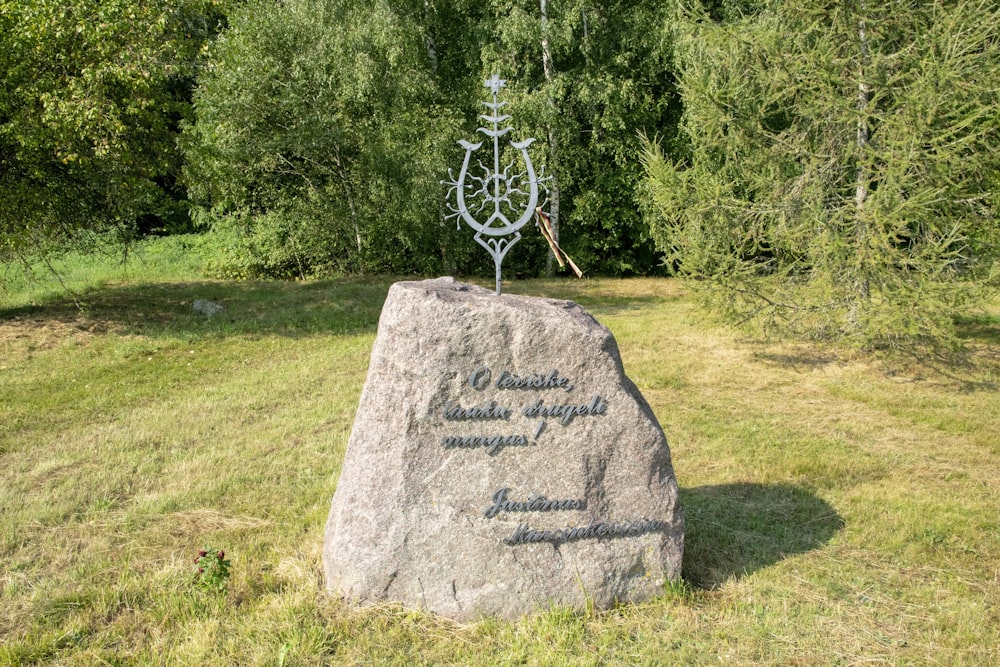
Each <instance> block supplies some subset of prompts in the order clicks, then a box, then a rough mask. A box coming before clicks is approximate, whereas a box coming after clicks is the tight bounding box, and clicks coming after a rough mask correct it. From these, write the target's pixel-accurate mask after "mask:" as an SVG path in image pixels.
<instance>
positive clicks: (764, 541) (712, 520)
mask: <svg viewBox="0 0 1000 667" xmlns="http://www.w3.org/2000/svg"><path fill="white" fill-rule="evenodd" d="M681 506H682V507H683V508H684V519H685V537H684V565H683V576H684V579H685V580H687V581H688V582H689V583H691V584H692V585H694V586H698V587H700V588H716V587H718V586H719V585H721V584H722V583H723V582H725V581H726V580H728V579H731V578H739V577H741V576H744V575H747V574H750V573H751V572H754V571H756V570H759V569H761V568H764V567H767V566H768V565H772V564H774V563H776V562H778V561H779V560H781V559H782V558H785V557H787V556H789V555H791V554H797V553H804V552H806V551H811V550H812V549H816V548H819V547H821V546H823V544H825V543H826V542H827V541H829V540H830V538H832V537H833V536H834V535H835V534H836V533H837V531H839V530H840V529H841V528H843V527H844V521H843V519H841V518H840V516H839V515H838V514H837V513H836V511H834V509H833V508H832V507H831V506H830V505H829V504H827V503H826V502H825V501H823V500H821V499H820V498H817V497H816V496H815V495H813V494H812V493H810V492H808V491H806V490H804V489H801V488H799V487H796V486H792V485H790V484H752V483H737V484H720V485H716V486H699V487H695V488H693V489H681Z"/></svg>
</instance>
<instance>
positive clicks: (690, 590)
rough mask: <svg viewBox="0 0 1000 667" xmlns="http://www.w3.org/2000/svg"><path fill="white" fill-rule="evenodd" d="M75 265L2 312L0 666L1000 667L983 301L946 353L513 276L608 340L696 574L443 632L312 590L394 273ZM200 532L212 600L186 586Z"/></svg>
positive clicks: (673, 299)
mask: <svg viewBox="0 0 1000 667" xmlns="http://www.w3.org/2000/svg"><path fill="white" fill-rule="evenodd" d="M168 255H169V253H168ZM85 264H86V262H83V261H81V262H80V264H79V266H80V267H81V268H82V267H84V265H85ZM172 267H173V268H172ZM88 270H91V271H92V273H90V274H88V275H86V276H80V275H79V274H77V277H76V278H73V280H78V281H77V282H75V283H74V285H75V287H74V289H75V290H76V291H77V293H78V294H79V298H80V300H81V303H82V304H83V309H82V310H81V309H80V308H78V307H77V306H76V305H75V304H74V302H73V300H72V299H69V298H66V297H65V296H62V295H61V293H60V292H59V290H58V289H57V288H55V287H51V288H47V291H46V290H45V289H42V290H40V291H39V288H38V287H37V286H36V287H35V288H31V289H35V290H36V291H34V292H31V293H30V294H29V293H28V291H26V290H27V289H28V288H17V289H12V290H11V291H10V292H9V293H8V295H9V296H8V299H7V301H6V304H7V305H6V306H5V307H4V308H3V309H2V310H0V352H2V358H0V664H14V665H21V664H66V665H95V664H125V665H132V664H134V665H148V664H171V665H188V664H199V663H200V664H213V665H214V664H223V665H226V664H228V665H256V664H259V665H279V664H283V665H314V664H383V663H384V664H399V665H411V664H428V665H430V664H462V665H464V664H480V665H493V664H523V665H536V664H537V665H548V664H558V665H562V664H566V665H595V664H718V663H720V662H722V663H729V664H746V665H750V664H780V665H786V664H816V665H827V664H845V665H848V664H860V663H882V664H919V665H925V664H931V665H938V664H940V665H983V664H1000V652H998V646H1000V473H998V471H1000V466H998V459H1000V448H998V444H997V443H998V441H1000V396H998V388H997V378H998V374H997V371H998V364H1000V362H998V357H1000V355H998V348H997V347H996V345H997V344H996V340H997V329H998V322H1000V319H998V318H997V317H996V315H997V312H998V309H997V308H994V309H993V310H992V311H991V314H989V315H987V316H985V317H984V318H983V319H982V320H977V321H974V322H973V321H970V322H969V323H967V325H968V326H967V330H968V331H969V334H968V336H969V340H970V342H971V343H972V349H973V352H972V354H971V355H970V358H969V359H968V361H967V365H966V366H964V367H962V368H960V369H955V368H949V369H945V370H946V371H947V372H941V369H940V368H938V369H936V370H932V369H930V368H928V367H927V366H922V365H911V366H909V367H902V366H901V365H900V363H899V362H892V363H890V362H886V361H883V360H879V359H875V358H872V357H865V356H860V355H852V354H847V353H838V352H836V351H833V350H829V349H824V348H820V347H815V346H809V345H801V344H799V345H793V344H786V343H780V342H775V343H759V342H754V341H749V340H745V339H743V338H741V337H740V336H739V335H737V334H734V333H732V332H730V331H728V330H726V329H722V328H719V327H717V326H715V325H713V324H711V323H708V322H706V321H704V320H703V319H702V318H701V317H700V316H699V315H698V311H697V310H696V308H695V306H694V303H693V301H692V300H691V299H690V298H689V297H688V296H687V295H686V293H685V292H684V290H683V289H682V287H681V285H680V284H678V283H675V282H672V281H670V280H662V279H649V280H628V281H616V280H586V281H574V282H568V281H529V282H511V283H509V284H507V285H506V289H507V290H508V291H510V292H521V293H531V294H540V295H546V296H553V297H562V298H571V299H574V300H576V301H578V302H580V303H581V304H583V305H584V306H585V307H587V308H588V310H590V311H591V312H592V313H593V314H594V315H595V316H596V317H597V318H598V319H599V320H601V321H602V322H603V323H605V324H606V325H608V326H609V327H610V328H611V330H612V331H613V332H614V333H615V335H616V337H617V339H618V343H619V346H620V348H621V353H622V357H623V360H624V363H625V367H626V370H627V372H628V373H629V375H630V376H631V377H632V378H633V380H635V382H636V384H637V385H638V386H639V388H640V389H641V390H642V391H643V394H644V395H645V396H646V398H647V399H648V401H649V402H650V404H651V406H652V407H653V409H654V411H655V412H656V414H657V416H658V418H659V419H660V421H661V424H662V425H663V428H664V431H665V432H666V434H667V437H668V439H669V441H670V444H671V450H672V454H673V459H674V465H675V469H676V473H677V477H678V482H679V483H680V486H681V494H682V503H683V507H684V510H685V513H686V517H687V544H686V551H685V558H684V581H683V582H681V583H680V584H677V585H674V586H671V587H670V588H668V589H666V590H664V592H663V595H662V596H661V597H659V598H657V599H654V600H651V601H649V602H647V603H644V604H640V605H635V606H628V607H622V608H619V609H615V610H611V611H607V612H594V611H582V612H572V611H567V610H564V609H552V610H550V611H547V612H544V613H537V614H532V615H529V616H526V617H525V618H523V619H522V620H520V621H518V622H515V623H508V622H502V621H498V620H491V619H486V620H483V621H481V622H478V623H472V624H468V625H457V624H454V623H452V622H449V621H446V620H442V619H439V618H436V617H434V616H432V615H429V614H425V613H422V612H418V611H411V610H406V609H402V608H400V607H398V606H394V605H385V606H380V607H374V608H367V609H357V608H355V607H353V606H351V605H349V604H346V603H344V602H342V601H340V600H338V599H335V598H331V597H329V596H327V595H325V594H324V593H323V592H322V578H321V568H320V553H321V548H322V538H323V525H324V522H325V519H326V513H327V510H328V508H329V502H330V499H331V497H332V494H333V490H334V487H335V485H336V480H337V475H338V473H339V466H340V462H341V460H342V457H343V454H344V449H345V447H346V444H347V437H348V433H349V430H350V426H351V422H352V420H353V415H354V410H355V408H356V406H357V401H358V396H359V394H360V391H361V387H362V384H363V382H364V375H365V371H366V367H367V363H368V355H369V352H370V349H371V344H372V342H373V340H374V331H375V325H376V322H377V319H378V314H379V311H380V308H381V305H382V301H383V299H384V297H385V294H386V291H387V289H388V287H389V284H390V281H389V280H388V279H374V280H369V281H365V280H335V281H316V282H306V283H271V282H267V283H239V282H222V281H209V280H203V279H192V278H191V275H192V274H191V267H190V266H184V265H183V262H179V263H178V264H176V265H171V264H170V262H164V263H162V264H161V265H159V268H156V267H153V268H148V269H142V270H138V271H136V272H135V273H134V274H129V275H127V276H122V275H121V274H120V272H118V273H116V270H115V269H114V267H113V266H112V267H110V268H109V267H107V266H105V267H103V268H101V267H98V268H97V269H88ZM195 299H212V300H214V301H218V302H219V303H222V304H223V305H224V306H225V308H226V310H225V312H224V313H223V315H222V316H220V317H216V318H212V319H208V318H205V317H203V316H199V315H197V314H195V313H194V312H193V311H192V309H191V304H192V303H193V301H194V300H195ZM206 544H211V545H213V546H215V547H218V548H223V549H225V550H226V552H227V556H226V557H227V558H229V559H231V561H232V569H233V577H232V580H231V582H230V590H229V592H228V594H227V595H224V596H223V595H213V594H212V593H210V592H207V591H204V590H201V589H199V588H197V587H196V586H194V585H193V573H194V563H193V562H194V558H195V556H196V555H197V552H198V550H199V549H200V548H201V547H202V546H204V545H206Z"/></svg>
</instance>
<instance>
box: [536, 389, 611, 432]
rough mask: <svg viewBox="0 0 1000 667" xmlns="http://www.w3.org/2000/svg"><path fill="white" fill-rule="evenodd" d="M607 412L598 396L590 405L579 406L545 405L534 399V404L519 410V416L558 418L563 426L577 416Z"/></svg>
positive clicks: (605, 406) (591, 400)
mask: <svg viewBox="0 0 1000 667" xmlns="http://www.w3.org/2000/svg"><path fill="white" fill-rule="evenodd" d="M607 411H608V404H607V403H605V402H604V399H603V398H601V397H600V396H594V397H593V398H592V399H590V403H580V404H579V405H572V404H569V403H564V404H562V405H545V402H544V401H543V400H542V399H540V398H536V399H535V402H534V403H532V404H531V405H527V406H525V407H524V408H522V409H521V414H522V415H524V416H525V417H559V423H560V424H562V425H563V426H565V425H566V424H569V423H570V422H571V421H572V420H573V417H576V416H577V415H603V414H605V413H607Z"/></svg>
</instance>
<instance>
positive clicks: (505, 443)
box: [441, 435, 532, 456]
mask: <svg viewBox="0 0 1000 667" xmlns="http://www.w3.org/2000/svg"><path fill="white" fill-rule="evenodd" d="M441 444H442V445H443V446H444V447H445V448H446V449H451V448H455V447H462V448H469V449H475V448H477V447H485V448H486V453H487V454H489V455H490V456H492V455H494V454H496V453H497V452H499V451H500V450H501V449H503V448H504V447H525V446H527V445H530V444H532V443H531V442H529V441H528V436H526V435H446V436H444V437H443V438H441Z"/></svg>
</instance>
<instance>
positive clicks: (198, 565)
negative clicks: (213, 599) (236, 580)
mask: <svg viewBox="0 0 1000 667" xmlns="http://www.w3.org/2000/svg"><path fill="white" fill-rule="evenodd" d="M194 564H195V571H194V583H195V585H197V586H198V587H199V588H203V589H205V590H207V591H212V592H214V593H225V592H226V589H227V588H229V577H230V575H231V574H232V573H231V572H230V568H231V566H232V563H230V561H228V560H226V552H225V551H223V550H221V549H215V548H214V547H205V548H204V549H202V550H201V551H199V552H198V556H197V558H195V559H194Z"/></svg>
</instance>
